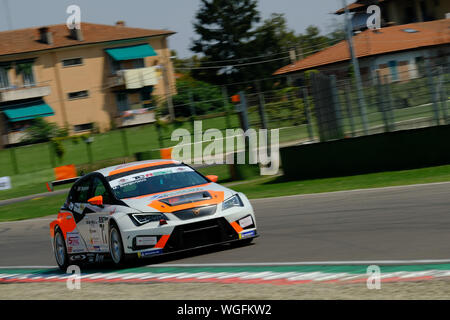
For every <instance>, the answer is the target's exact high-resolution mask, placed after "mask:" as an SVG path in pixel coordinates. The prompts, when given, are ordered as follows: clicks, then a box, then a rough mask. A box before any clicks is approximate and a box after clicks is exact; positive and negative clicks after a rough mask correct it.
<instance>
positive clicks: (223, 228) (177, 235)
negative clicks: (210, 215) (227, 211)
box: [165, 218, 239, 251]
mask: <svg viewBox="0 0 450 320" xmlns="http://www.w3.org/2000/svg"><path fill="white" fill-rule="evenodd" d="M238 238H239V237H238V234H237V233H236V231H234V229H233V228H232V227H231V225H230V224H229V223H228V221H226V220H225V218H218V219H211V220H206V221H200V222H195V223H190V224H186V225H182V226H177V227H175V228H174V230H173V232H172V234H171V235H170V238H169V241H168V242H167V245H166V248H165V249H166V250H167V251H172V250H181V249H192V248H195V247H201V246H205V245H209V244H215V243H220V242H226V241H231V240H237V239H238Z"/></svg>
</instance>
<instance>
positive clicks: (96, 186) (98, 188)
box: [92, 177, 112, 204]
mask: <svg viewBox="0 0 450 320" xmlns="http://www.w3.org/2000/svg"><path fill="white" fill-rule="evenodd" d="M92 190H93V194H92V196H93V197H97V196H102V197H103V203H105V204H111V203H112V202H111V198H112V197H111V194H110V193H109V192H108V190H107V189H106V187H105V184H104V183H103V181H102V180H101V179H100V178H98V177H96V178H94V182H93V183H92Z"/></svg>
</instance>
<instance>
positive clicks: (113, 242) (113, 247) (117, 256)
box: [109, 224, 125, 267]
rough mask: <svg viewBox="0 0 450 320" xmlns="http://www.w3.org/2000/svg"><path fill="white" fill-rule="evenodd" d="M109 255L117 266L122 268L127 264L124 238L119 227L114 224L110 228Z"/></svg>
mask: <svg viewBox="0 0 450 320" xmlns="http://www.w3.org/2000/svg"><path fill="white" fill-rule="evenodd" d="M109 255H110V256H111V260H112V262H113V263H114V265H116V266H118V267H119V266H122V265H123V264H124V262H125V251H124V250H123V242H122V236H121V235H120V230H119V228H118V227H117V225H115V224H112V225H111V227H110V228H109Z"/></svg>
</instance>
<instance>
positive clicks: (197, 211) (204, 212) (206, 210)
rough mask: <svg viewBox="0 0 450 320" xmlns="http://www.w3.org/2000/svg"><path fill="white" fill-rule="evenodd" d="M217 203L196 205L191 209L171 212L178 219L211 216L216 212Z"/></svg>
mask: <svg viewBox="0 0 450 320" xmlns="http://www.w3.org/2000/svg"><path fill="white" fill-rule="evenodd" d="M216 209H217V205H212V206H205V207H197V208H192V209H186V210H180V211H175V212H172V214H174V215H175V216H176V217H177V218H178V219H181V220H189V219H194V218H200V217H206V216H212V215H213V214H214V213H216Z"/></svg>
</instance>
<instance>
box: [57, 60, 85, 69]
mask: <svg viewBox="0 0 450 320" xmlns="http://www.w3.org/2000/svg"><path fill="white" fill-rule="evenodd" d="M82 64H83V58H73V59H65V60H63V61H62V65H63V67H72V66H79V65H82Z"/></svg>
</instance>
